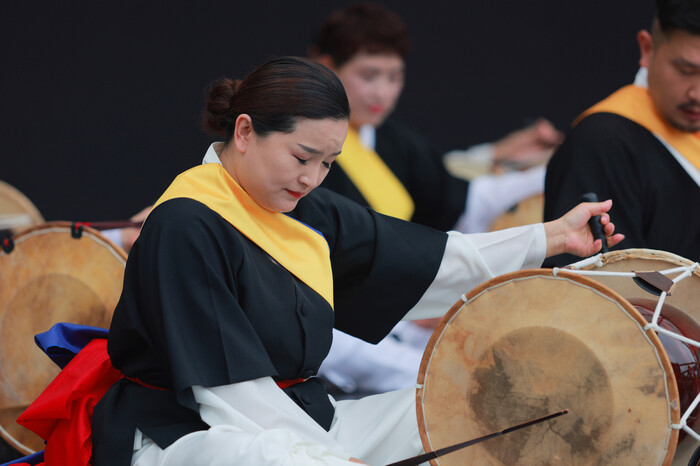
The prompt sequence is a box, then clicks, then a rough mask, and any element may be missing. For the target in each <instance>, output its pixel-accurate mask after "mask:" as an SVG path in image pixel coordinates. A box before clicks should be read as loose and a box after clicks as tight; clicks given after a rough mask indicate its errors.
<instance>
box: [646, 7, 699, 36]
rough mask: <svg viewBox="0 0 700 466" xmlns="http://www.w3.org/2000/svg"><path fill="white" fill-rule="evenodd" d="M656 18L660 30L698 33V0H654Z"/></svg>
mask: <svg viewBox="0 0 700 466" xmlns="http://www.w3.org/2000/svg"><path fill="white" fill-rule="evenodd" d="M656 19H658V21H659V27H660V28H661V32H663V33H664V34H666V35H668V34H669V33H671V32H673V31H675V30H682V31H686V32H689V33H691V34H700V2H699V1H698V0H656Z"/></svg>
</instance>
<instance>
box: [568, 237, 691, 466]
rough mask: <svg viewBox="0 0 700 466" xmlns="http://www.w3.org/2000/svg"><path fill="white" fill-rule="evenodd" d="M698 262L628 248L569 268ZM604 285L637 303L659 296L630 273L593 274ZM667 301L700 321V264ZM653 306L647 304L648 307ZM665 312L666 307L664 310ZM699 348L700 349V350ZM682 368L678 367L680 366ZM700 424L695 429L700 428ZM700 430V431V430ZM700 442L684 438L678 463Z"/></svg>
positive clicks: (647, 267)
mask: <svg viewBox="0 0 700 466" xmlns="http://www.w3.org/2000/svg"><path fill="white" fill-rule="evenodd" d="M693 265H694V263H693V262H692V261H690V260H688V259H686V258H683V257H681V256H678V255H676V254H673V253H670V252H666V251H659V250H654V249H624V250H620V251H610V252H608V253H605V254H599V255H597V256H594V257H592V258H589V259H586V260H583V261H581V262H578V263H576V264H572V265H570V266H569V267H568V268H573V269H580V270H584V271H586V270H589V271H593V272H594V273H595V272H615V273H629V272H632V271H634V272H649V271H667V270H673V269H677V268H678V267H692V266H693ZM680 273H681V272H680V271H678V272H672V273H668V274H667V276H668V277H669V278H672V279H673V278H676V277H678V276H679V275H680ZM589 278H592V279H595V280H596V281H598V282H600V283H602V284H603V285H605V286H607V287H609V288H611V289H613V290H615V291H616V292H617V293H618V294H620V295H621V296H622V297H624V298H625V299H627V300H629V301H631V302H633V303H636V302H638V300H649V299H652V300H656V298H655V296H654V295H652V294H650V293H649V292H647V291H645V290H644V289H642V288H641V287H640V286H639V285H637V283H636V282H635V281H634V280H633V279H631V278H628V277H620V276H614V275H611V276H608V275H591V276H589ZM664 302H665V304H666V305H669V306H672V307H675V308H678V309H680V310H681V311H682V312H683V313H684V314H687V316H688V317H689V318H690V319H692V320H693V321H694V322H700V266H698V267H695V268H694V269H693V270H692V273H691V275H690V276H688V277H686V278H684V279H682V280H680V281H678V283H676V284H675V285H674V286H673V288H672V289H671V294H670V295H667V296H666V297H665V299H664ZM648 307H650V306H647V308H648ZM662 312H663V311H662ZM696 351H697V350H696ZM677 371H678V369H677ZM698 427H700V426H697V425H696V427H695V428H694V429H693V430H694V431H695V432H698V430H699V429H698ZM698 433H700V432H698ZM697 446H698V442H697V441H696V440H695V439H692V438H686V439H684V440H682V441H681V442H680V444H679V445H678V448H677V452H676V456H675V458H674V461H673V464H674V465H684V466H685V465H686V464H688V460H689V458H690V457H691V456H692V454H693V451H694V450H695V448H696V447H697Z"/></svg>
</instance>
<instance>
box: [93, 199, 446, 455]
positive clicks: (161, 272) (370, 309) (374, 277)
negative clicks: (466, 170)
mask: <svg viewBox="0 0 700 466" xmlns="http://www.w3.org/2000/svg"><path fill="white" fill-rule="evenodd" d="M291 215H292V216H293V217H295V218H297V219H298V220H300V221H302V222H303V223H305V224H307V225H309V226H311V227H312V228H314V229H316V230H318V231H319V232H321V233H322V234H323V235H324V236H325V238H326V240H327V241H328V244H329V247H330V254H331V265H332V268H333V274H334V293H335V312H333V310H332V309H331V307H330V305H329V304H328V303H327V302H326V301H325V300H324V299H323V298H322V297H321V296H320V295H318V294H317V293H316V292H315V291H314V290H312V289H311V288H309V287H308V286H307V285H306V284H305V283H303V282H301V281H300V280H298V279H297V278H296V277H295V276H293V275H292V274H291V273H289V272H288V271H287V270H286V269H284V268H282V267H281V266H280V265H279V264H278V263H277V262H275V261H274V260H273V259H272V258H271V257H270V256H269V255H268V254H267V253H265V252H264V251H263V250H262V249H260V248H259V247H258V246H257V245H256V244H254V243H253V242H251V241H250V240H249V239H247V238H246V237H245V236H243V235H242V234H241V233H239V232H238V230H236V229H235V228H234V227H233V226H232V225H231V224H230V223H228V222H227V221H226V220H224V219H223V218H222V217H221V216H220V215H219V214H217V213H216V212H214V211H212V210H210V209H209V208H208V207H206V206H204V205H203V204H201V203H199V202H197V201H194V200H191V199H184V198H177V199H172V200H169V201H166V202H164V203H163V204H161V205H159V206H158V207H156V208H155V209H154V210H153V212H152V213H151V214H150V216H149V218H148V221H147V222H146V223H145V224H144V227H143V231H142V232H141V235H140V237H139V239H138V240H137V242H136V243H135V244H134V247H133V248H132V250H131V253H130V256H129V260H128V262H127V266H126V272H125V277H124V290H123V292H122V296H121V299H120V301H119V304H118V305H117V308H116V310H115V313H114V317H113V320H112V324H111V327H110V335H109V340H108V351H109V354H110V357H111V359H112V362H113V364H114V366H115V367H116V368H118V369H119V370H121V371H122V372H123V373H124V374H126V375H127V376H129V377H136V378H138V379H139V380H141V381H142V382H145V383H147V384H150V385H154V386H156V387H162V388H165V389H166V390H157V389H151V388H145V387H144V386H142V385H139V384H137V383H134V382H131V381H128V380H126V379H122V380H121V381H120V382H118V383H117V384H115V385H114V386H113V387H112V388H111V389H110V390H109V391H108V392H107V394H106V395H105V396H104V397H103V398H102V400H101V401H100V402H99V404H98V405H97V407H96V409H95V415H94V418H93V438H94V447H93V458H94V464H96V465H97V466H100V465H103V464H109V465H119V464H130V463H129V462H130V460H131V454H132V446H133V439H134V431H135V429H136V428H139V429H140V430H141V431H142V432H143V433H144V434H145V435H147V436H148V437H150V438H151V439H152V440H153V441H155V442H156V443H157V444H158V445H159V446H160V447H161V448H166V447H167V446H168V445H170V444H171V443H172V442H174V441H175V440H177V439H178V438H180V437H181V436H183V435H186V434H187V433H190V432H193V431H197V430H204V429H207V428H208V426H207V425H206V424H204V423H203V422H202V420H201V419H200V417H199V413H198V412H197V406H196V403H195V401H194V398H193V394H192V390H191V387H192V386H193V385H201V386H205V387H214V386H220V385H226V384H232V383H237V382H242V381H247V380H253V379H257V378H260V377H266V376H271V377H273V378H274V379H275V380H293V379H298V378H307V377H311V376H313V375H314V374H315V373H316V371H317V370H318V367H319V366H320V364H321V361H322V360H323V359H324V357H325V356H326V354H327V352H328V350H329V348H330V344H331V329H332V327H333V326H334V325H335V327H337V328H338V329H340V330H342V331H344V332H347V333H350V334H351V335H355V336H357V337H359V338H362V339H365V340H367V341H370V342H377V341H379V340H381V339H382V338H383V337H384V336H385V335H386V334H387V333H388V332H389V331H390V330H391V328H392V327H393V326H394V325H395V324H396V323H397V322H398V321H399V320H400V319H401V318H402V317H403V316H404V315H405V314H406V312H408V310H410V308H411V307H413V305H415V304H416V303H417V301H418V300H419V299H420V297H421V296H422V294H423V292H424V291H425V290H426V289H427V287H428V286H429V285H430V283H431V282H432V280H433V278H434V277H435V275H436V273H437V270H438V267H439V265H440V261H441V259H442V255H443V252H444V247H445V243H446V238H447V236H446V235H445V234H444V233H441V232H438V231H435V230H432V229H429V228H426V227H423V226H420V225H415V224H410V223H407V222H403V221H400V220H397V219H393V218H390V217H386V216H383V215H380V214H377V213H375V212H374V211H372V210H371V209H367V208H364V207H361V206H359V205H357V204H355V203H353V202H351V201H348V200H347V199H345V198H343V197H341V196H338V195H336V194H335V193H332V192H330V191H327V190H324V189H322V188H319V189H317V190H315V191H313V192H312V193H311V194H310V195H309V196H307V197H305V198H304V199H302V200H301V201H300V202H299V204H298V206H297V208H296V209H295V210H294V212H292V213H291ZM284 391H285V392H286V393H287V394H288V395H289V396H290V397H291V398H292V399H293V400H294V401H295V402H296V403H297V404H298V405H299V406H300V407H301V408H302V409H304V410H305V411H306V412H307V413H308V414H309V415H310V416H311V417H312V418H313V419H315V420H316V421H317V422H318V423H319V424H320V425H321V426H323V427H324V428H326V429H328V428H329V427H330V423H331V420H332V417H333V407H332V405H331V404H330V402H329V400H328V397H327V394H326V391H325V388H324V385H323V383H322V382H320V381H319V380H318V379H316V378H313V377H312V378H311V379H309V380H308V381H306V382H303V383H298V384H296V385H293V386H291V387H289V388H286V389H284Z"/></svg>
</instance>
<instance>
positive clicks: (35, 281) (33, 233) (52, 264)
mask: <svg viewBox="0 0 700 466" xmlns="http://www.w3.org/2000/svg"><path fill="white" fill-rule="evenodd" d="M125 263H126V253H125V252H124V251H123V250H122V249H121V248H119V247H118V246H116V245H114V244H113V243H112V242H110V241H109V240H107V239H106V238H104V237H103V236H102V235H101V234H100V233H98V232H97V231H96V230H93V229H91V228H87V227H82V228H79V229H76V228H74V227H72V226H71V224H70V223H68V222H49V223H46V224H43V225H40V226H37V227H33V228H30V229H28V230H25V231H24V232H22V233H21V234H19V235H16V236H15V237H13V238H12V240H11V241H10V242H9V243H5V244H3V248H2V249H0V283H1V284H2V286H0V435H1V436H2V438H3V439H4V440H5V441H6V442H7V443H8V444H9V445H10V446H12V447H13V448H14V449H15V450H17V451H19V452H21V453H23V454H28V453H32V452H34V451H36V450H41V449H42V448H44V444H43V441H42V440H41V439H40V438H39V437H38V436H36V435H35V434H33V433H32V432H30V431H29V430H27V429H25V428H24V427H22V426H20V425H18V424H17V423H16V422H15V420H16V419H17V417H18V416H19V415H20V414H21V413H22V411H24V409H26V407H27V406H28V405H29V404H30V403H31V402H33V401H34V399H35V398H36V397H37V396H38V395H39V394H40V393H41V392H42V391H43V389H44V388H45V387H46V386H47V385H48V384H49V383H50V382H51V381H52V380H53V378H54V377H55V376H56V374H58V372H59V368H58V367H57V366H56V365H55V364H54V363H52V362H51V360H50V359H49V358H48V357H46V355H45V354H44V353H43V352H42V351H41V350H40V349H39V348H38V347H37V346H36V345H35V344H34V335H36V334H37V333H41V332H44V331H46V330H48V329H49V328H50V327H51V326H52V325H53V324H55V323H57V322H72V323H78V324H83V325H91V326H96V327H103V328H108V327H109V323H110V320H111V316H112V312H113V311H114V308H115V306H116V304H117V301H118V300H119V296H120V294H121V289H122V282H123V277H124V265H125Z"/></svg>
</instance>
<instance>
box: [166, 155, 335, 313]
mask: <svg viewBox="0 0 700 466" xmlns="http://www.w3.org/2000/svg"><path fill="white" fill-rule="evenodd" d="M183 197H184V198H189V199H193V200H195V201H198V202H201V203H202V204H204V205H206V206H207V207H209V208H210V209H211V210H213V211H214V212H216V213H218V214H219V215H221V216H222V217H223V218H224V219H225V220H226V221H227V222H229V223H230V224H231V225H233V226H234V227H235V228H236V229H237V230H238V231H240V232H241V233H242V234H243V235H244V236H246V237H247V238H248V239H250V240H251V241H253V242H254V243H255V244H257V245H258V246H260V248H262V249H263V250H264V251H265V252H267V253H268V254H269V255H270V256H272V258H274V259H275V260H276V261H277V262H278V263H279V264H280V265H281V266H282V267H284V268H285V269H287V270H288V271H289V272H291V273H292V274H294V276H296V277H297V278H298V279H300V280H301V281H303V282H304V283H306V284H307V285H308V286H309V287H311V288H312V289H313V290H314V291H316V292H317V293H318V294H320V295H321V296H322V297H323V298H324V299H325V300H326V301H328V303H329V304H330V305H331V306H333V272H332V270H331V262H330V250H329V247H328V243H327V242H326V240H325V238H324V237H323V235H322V234H321V233H319V232H317V231H315V230H313V229H312V228H311V227H309V226H307V225H304V224H303V223H301V222H299V221H297V220H295V219H293V218H291V217H289V216H288V215H285V214H282V213H279V212H270V211H269V210H265V209H263V208H262V207H260V206H259V205H258V204H257V203H255V201H254V200H253V199H252V198H251V197H250V196H248V194H247V193H246V192H245V191H244V190H243V188H241V187H240V186H239V185H238V184H237V183H236V182H235V181H234V179H233V178H232V177H231V176H230V175H229V174H228V172H227V171H226V170H225V169H224V168H223V167H222V166H221V165H220V164H217V163H208V164H205V165H200V166H198V167H194V168H191V169H189V170H187V171H186V172H184V173H181V174H180V175H179V176H178V177H177V178H175V180H174V181H173V182H172V184H171V185H170V187H168V189H167V190H166V191H165V193H163V195H162V196H161V197H160V199H158V202H156V204H155V205H156V206H157V205H159V204H162V203H163V202H165V201H167V200H170V199H175V198H183Z"/></svg>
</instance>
